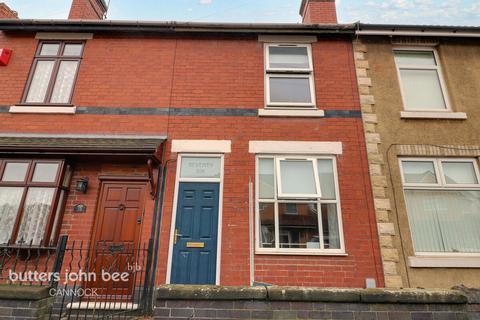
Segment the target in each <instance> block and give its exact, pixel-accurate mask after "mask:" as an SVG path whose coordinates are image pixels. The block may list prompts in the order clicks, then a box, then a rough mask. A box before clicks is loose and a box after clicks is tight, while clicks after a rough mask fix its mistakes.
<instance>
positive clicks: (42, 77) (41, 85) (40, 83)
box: [26, 61, 55, 103]
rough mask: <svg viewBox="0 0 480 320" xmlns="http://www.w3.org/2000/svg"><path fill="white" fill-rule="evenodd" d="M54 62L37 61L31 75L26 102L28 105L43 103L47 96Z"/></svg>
mask: <svg viewBox="0 0 480 320" xmlns="http://www.w3.org/2000/svg"><path fill="white" fill-rule="evenodd" d="M54 65H55V61H38V62H37V66H36V68H35V73H34V74H33V78H32V82H31V84H30V88H29V89H28V95H27V99H26V101H27V102H29V103H35V102H43V101H44V100H45V95H46V94H47V89H48V84H49V82H50V78H51V76H52V72H53V66H54Z"/></svg>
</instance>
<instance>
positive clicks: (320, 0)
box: [303, 0, 337, 24]
mask: <svg viewBox="0 0 480 320" xmlns="http://www.w3.org/2000/svg"><path fill="white" fill-rule="evenodd" d="M303 23H318V24H322V23H337V9H336V6H335V0H307V4H306V5H305V9H304V14H303Z"/></svg>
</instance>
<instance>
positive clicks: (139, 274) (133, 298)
mask: <svg viewBox="0 0 480 320" xmlns="http://www.w3.org/2000/svg"><path fill="white" fill-rule="evenodd" d="M152 248H153V241H152V240H150V241H149V242H148V243H144V244H139V245H137V246H135V247H134V246H133V245H132V244H131V243H114V244H112V243H108V244H107V243H103V242H99V243H95V244H91V245H90V244H89V243H87V242H83V241H71V242H68V238H67V236H62V237H61V238H60V240H59V242H58V245H57V246H50V247H42V248H39V247H34V246H28V245H22V246H18V245H14V246H4V247H3V248H2V249H0V250H1V251H0V274H1V277H0V282H1V283H4V284H5V283H6V284H12V285H23V286H43V287H48V288H49V293H50V296H51V308H50V312H49V315H48V316H49V318H50V319H100V318H102V319H120V318H122V319H129V318H133V317H138V316H142V315H147V314H149V313H150V312H151V310H150V308H151V305H152V304H151V301H150V300H151V299H152V292H153V286H152V285H151V281H149V279H150V276H151V265H152V252H153V250H152ZM12 274H15V275H19V276H18V277H16V278H13V279H12V277H11V275H12ZM40 275H41V276H40Z"/></svg>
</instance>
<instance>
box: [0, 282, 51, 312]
mask: <svg viewBox="0 0 480 320" xmlns="http://www.w3.org/2000/svg"><path fill="white" fill-rule="evenodd" d="M48 290H49V288H48V287H29V286H16V285H0V319H40V320H43V319H48V318H49V315H50V310H51V307H52V305H53V299H54V298H52V297H50V295H49V292H48Z"/></svg>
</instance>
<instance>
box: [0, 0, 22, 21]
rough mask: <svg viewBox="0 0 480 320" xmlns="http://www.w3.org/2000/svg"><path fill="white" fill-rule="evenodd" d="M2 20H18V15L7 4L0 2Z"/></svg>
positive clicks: (0, 17)
mask: <svg viewBox="0 0 480 320" xmlns="http://www.w3.org/2000/svg"><path fill="white" fill-rule="evenodd" d="M0 19H18V13H17V12H16V11H13V10H12V9H10V8H9V7H8V6H7V5H6V4H5V2H0Z"/></svg>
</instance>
